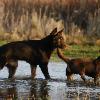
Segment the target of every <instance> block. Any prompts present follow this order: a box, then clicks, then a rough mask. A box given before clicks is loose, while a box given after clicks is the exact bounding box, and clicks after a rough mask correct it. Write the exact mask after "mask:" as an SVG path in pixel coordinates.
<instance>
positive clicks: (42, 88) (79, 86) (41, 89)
mask: <svg viewBox="0 0 100 100" xmlns="http://www.w3.org/2000/svg"><path fill="white" fill-rule="evenodd" d="M48 67H49V73H50V76H51V78H52V79H51V80H45V78H44V76H43V74H42V72H41V70H40V68H39V67H37V75H36V78H35V79H34V80H32V79H31V78H30V65H29V64H27V63H25V62H19V65H18V69H17V71H16V74H15V77H16V78H15V80H9V79H7V77H8V71H7V68H6V67H5V68H4V69H3V70H1V71H0V100H8V99H10V98H12V100H100V86H95V85H94V84H93V83H92V82H90V83H89V84H85V83H84V82H83V81H82V80H81V78H80V76H79V75H75V76H74V79H75V80H74V81H72V82H68V81H66V76H65V70H66V67H67V66H66V64H65V63H63V62H57V63H56V62H50V63H49V65H48ZM87 79H88V80H92V78H89V77H87Z"/></svg>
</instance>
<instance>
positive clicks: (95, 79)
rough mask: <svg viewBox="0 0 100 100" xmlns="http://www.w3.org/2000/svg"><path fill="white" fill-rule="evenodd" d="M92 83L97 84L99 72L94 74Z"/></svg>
mask: <svg viewBox="0 0 100 100" xmlns="http://www.w3.org/2000/svg"><path fill="white" fill-rule="evenodd" d="M94 83H95V85H97V84H98V83H99V73H98V74H96V76H95V77H94Z"/></svg>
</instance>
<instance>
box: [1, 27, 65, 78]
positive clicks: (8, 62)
mask: <svg viewBox="0 0 100 100" xmlns="http://www.w3.org/2000/svg"><path fill="white" fill-rule="evenodd" d="M65 47H66V40H65V35H64V33H63V29H62V30H60V31H58V32H57V28H54V29H53V30H52V31H51V33H50V34H49V35H48V36H46V37H45V38H43V39H41V40H23V41H15V42H10V43H7V44H5V45H2V46H1V47H0V69H2V68H3V67H4V66H6V67H7V68H8V73H9V75H8V78H14V75H15V72H16V69H17V67H18V60H23V61H26V62H27V63H29V64H30V67H31V77H32V78H33V79H34V78H35V75H36V68H37V65H39V67H40V68H41V71H42V73H43V75H44V76H45V78H46V79H50V75H49V72H48V62H49V59H50V56H51V54H52V52H53V51H54V50H55V49H56V48H61V49H63V48H65Z"/></svg>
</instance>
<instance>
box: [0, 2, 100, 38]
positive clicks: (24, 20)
mask: <svg viewBox="0 0 100 100" xmlns="http://www.w3.org/2000/svg"><path fill="white" fill-rule="evenodd" d="M0 14H1V16H0V39H8V40H10V39H12V40H15V39H16V40H22V39H33V38H35V39H38V38H42V37H44V36H46V35H47V34H48V33H49V32H50V31H51V30H52V29H53V28H54V27H58V29H60V28H62V27H64V29H65V33H69V34H72V33H73V34H75V35H76V34H78V31H79V30H80V31H81V32H80V33H85V34H86V33H89V34H90V33H92V34H94V33H95V34H97V35H99V32H100V31H99V29H100V23H99V17H100V2H99V0H84V1H83V0H48V1H47V0H0ZM76 27H77V28H76ZM3 33H4V34H3Z"/></svg>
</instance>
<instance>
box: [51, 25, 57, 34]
mask: <svg viewBox="0 0 100 100" xmlns="http://www.w3.org/2000/svg"><path fill="white" fill-rule="evenodd" d="M56 33H57V27H56V28H54V29H53V30H52V31H51V33H50V35H55V34H56Z"/></svg>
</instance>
